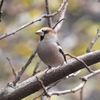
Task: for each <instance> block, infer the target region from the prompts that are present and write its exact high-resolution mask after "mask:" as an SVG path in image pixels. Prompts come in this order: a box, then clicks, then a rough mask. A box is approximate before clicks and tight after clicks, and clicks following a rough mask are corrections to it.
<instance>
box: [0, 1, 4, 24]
mask: <svg viewBox="0 0 100 100" xmlns="http://www.w3.org/2000/svg"><path fill="white" fill-rule="evenodd" d="M3 3H4V0H1V2H0V22H1V16H2V13H3V12H2V10H1V8H2V6H3Z"/></svg>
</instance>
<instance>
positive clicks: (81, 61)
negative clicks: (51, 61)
mask: <svg viewBox="0 0 100 100" xmlns="http://www.w3.org/2000/svg"><path fill="white" fill-rule="evenodd" d="M65 56H70V57H71V58H74V59H76V60H77V61H79V62H80V63H82V64H83V65H84V66H85V68H86V69H87V70H88V71H89V72H90V73H93V71H92V70H91V69H90V68H89V67H88V66H87V64H86V63H85V62H84V61H83V60H81V59H79V58H76V57H75V56H74V55H71V54H65Z"/></svg>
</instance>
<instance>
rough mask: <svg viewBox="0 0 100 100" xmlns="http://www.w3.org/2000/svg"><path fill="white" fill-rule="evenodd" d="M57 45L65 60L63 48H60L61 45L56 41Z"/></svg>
mask: <svg viewBox="0 0 100 100" xmlns="http://www.w3.org/2000/svg"><path fill="white" fill-rule="evenodd" d="M57 45H58V48H59V52H60V53H61V54H62V55H63V57H64V60H65V62H67V60H66V56H65V54H64V52H63V50H62V48H61V46H60V44H59V43H58V42H57Z"/></svg>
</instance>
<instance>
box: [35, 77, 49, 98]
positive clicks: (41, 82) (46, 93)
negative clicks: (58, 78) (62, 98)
mask: <svg viewBox="0 0 100 100" xmlns="http://www.w3.org/2000/svg"><path fill="white" fill-rule="evenodd" d="M36 78H37V80H38V81H39V83H40V84H41V86H42V88H43V90H44V93H45V95H46V96H47V97H51V96H50V95H49V93H48V91H47V90H46V88H45V86H44V84H43V81H41V80H40V79H39V78H38V77H37V76H36Z"/></svg>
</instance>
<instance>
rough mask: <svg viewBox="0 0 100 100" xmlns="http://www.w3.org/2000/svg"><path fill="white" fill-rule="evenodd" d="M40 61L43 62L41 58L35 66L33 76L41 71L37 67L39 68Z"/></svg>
mask: <svg viewBox="0 0 100 100" xmlns="http://www.w3.org/2000/svg"><path fill="white" fill-rule="evenodd" d="M40 63H41V60H39V61H38V62H37V64H36V66H35V68H34V71H33V74H32V76H34V75H35V74H37V73H38V72H40V70H38V71H37V69H38V67H39V65H40Z"/></svg>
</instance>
